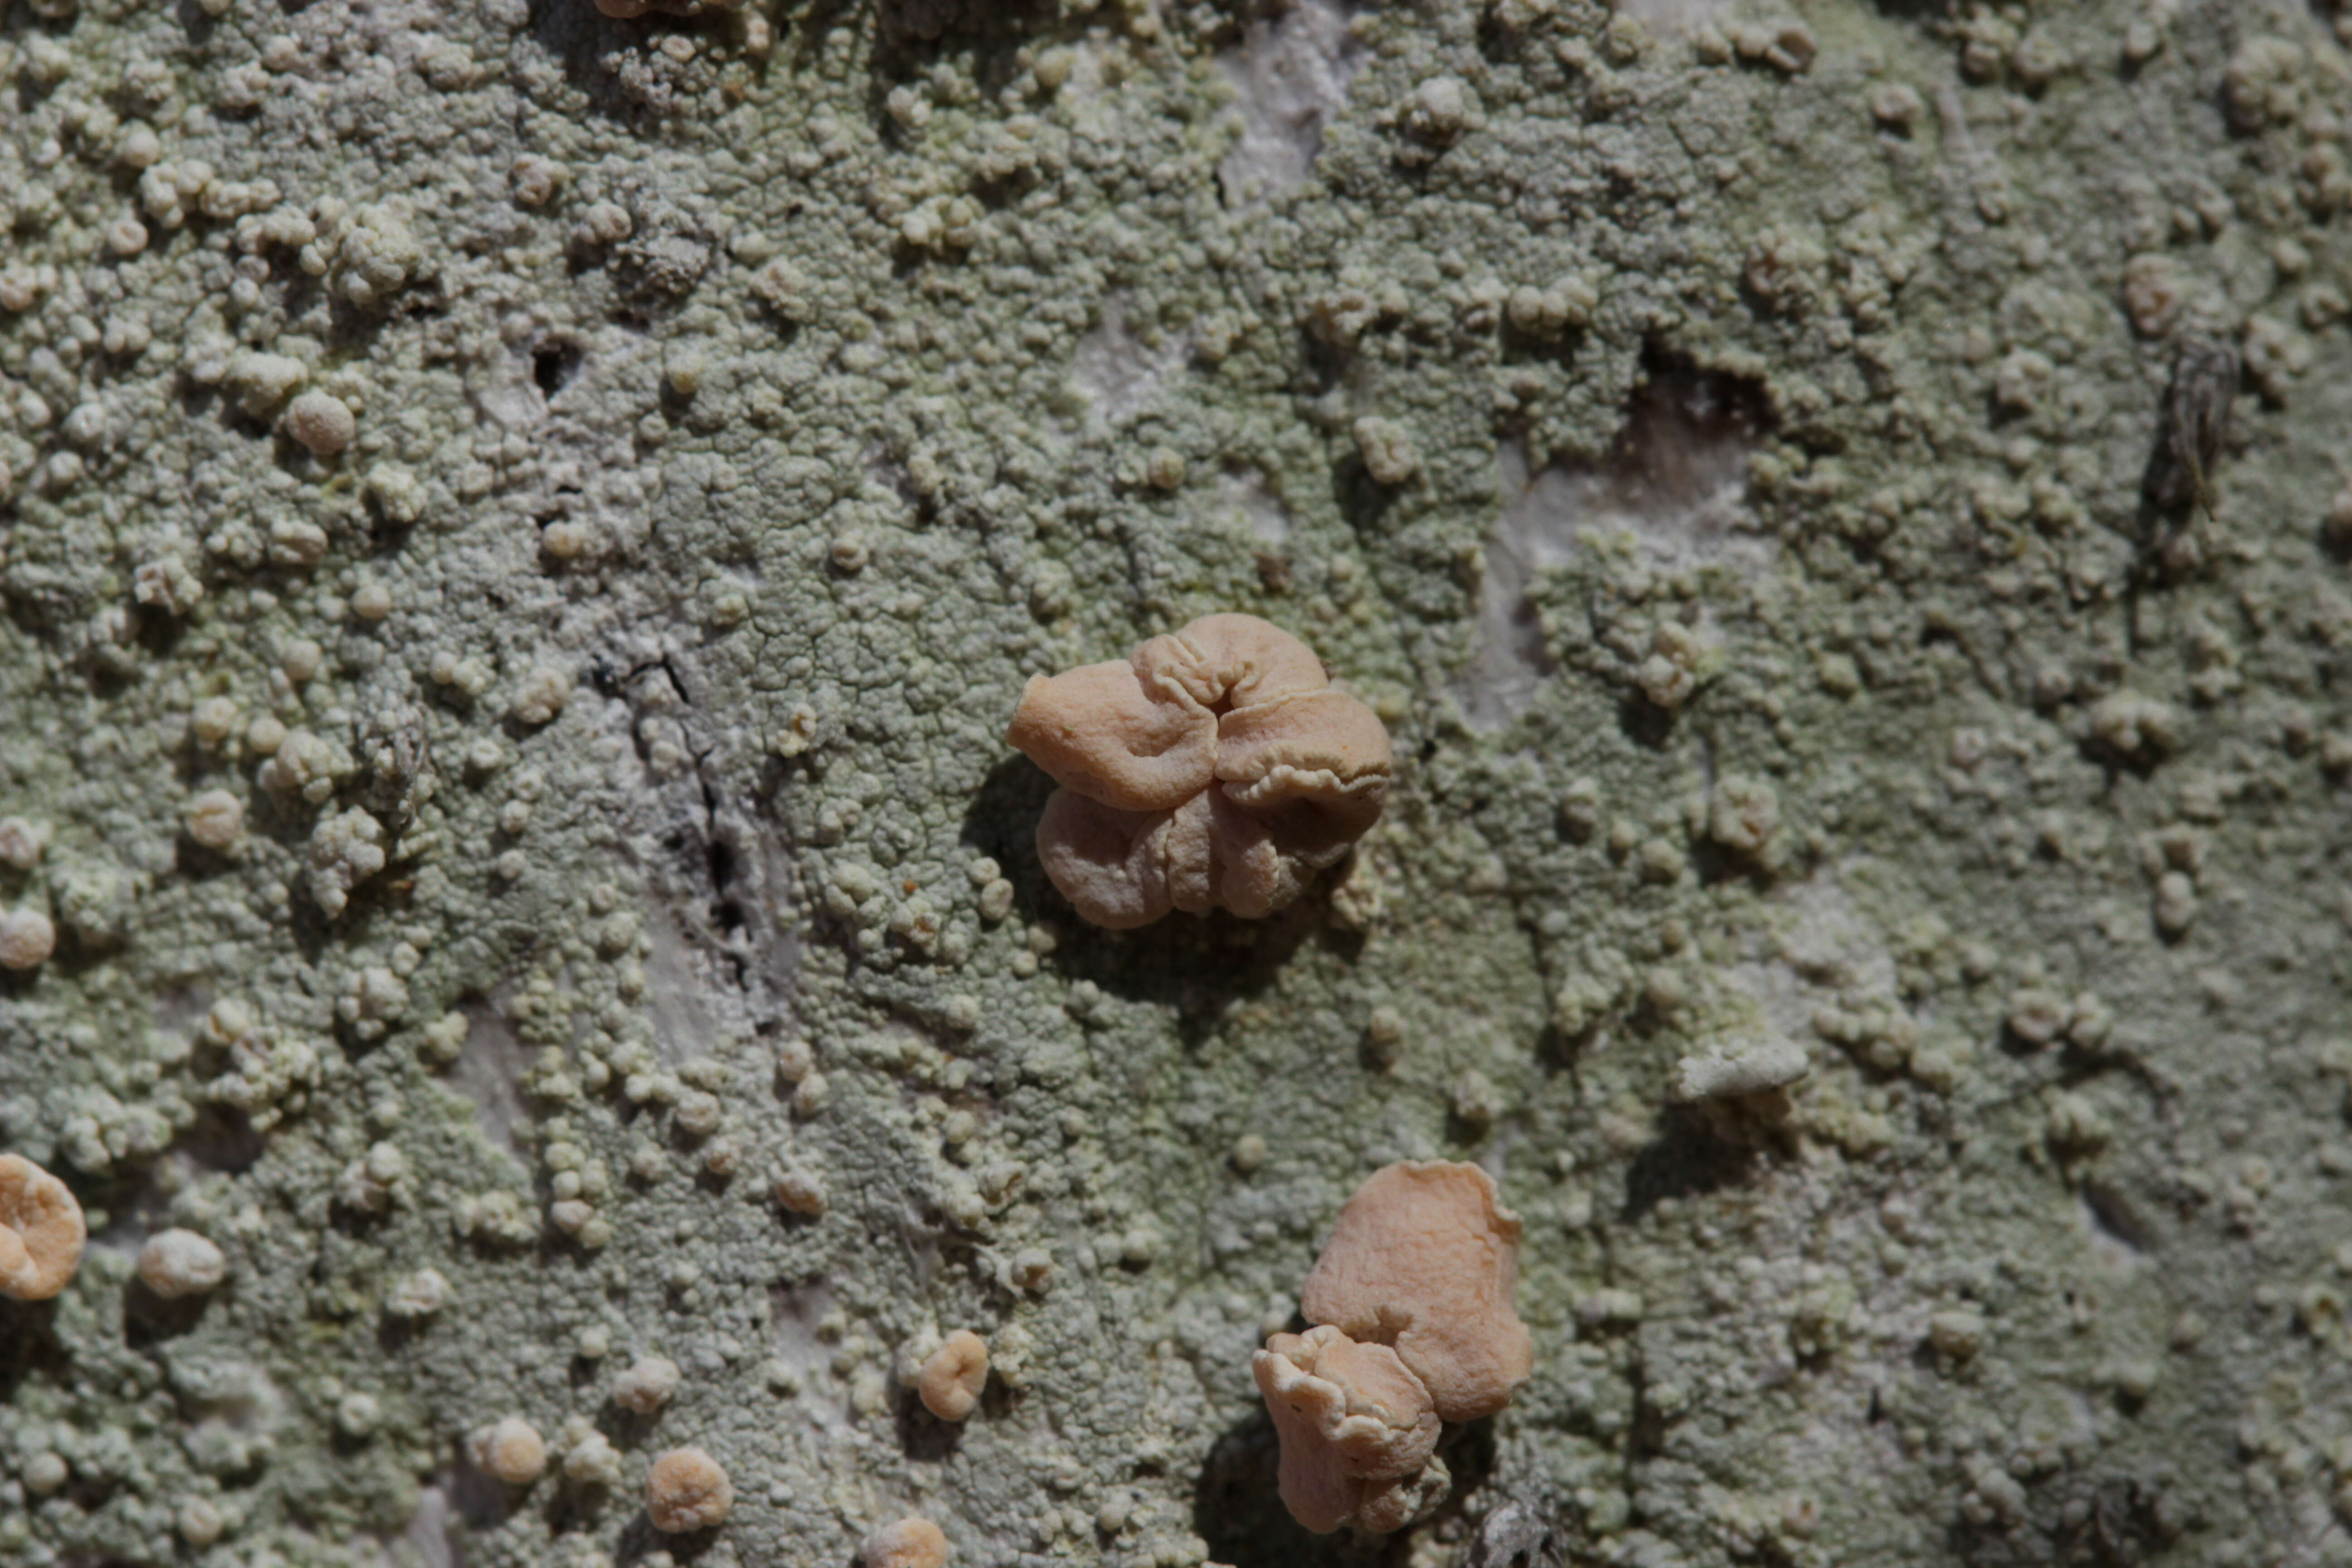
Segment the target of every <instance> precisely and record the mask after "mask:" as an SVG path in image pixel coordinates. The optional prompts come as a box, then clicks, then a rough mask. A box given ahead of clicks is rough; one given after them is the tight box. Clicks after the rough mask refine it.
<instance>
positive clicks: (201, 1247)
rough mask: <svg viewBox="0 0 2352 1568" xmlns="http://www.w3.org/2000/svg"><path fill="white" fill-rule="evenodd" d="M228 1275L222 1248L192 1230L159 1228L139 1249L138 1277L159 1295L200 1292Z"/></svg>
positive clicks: (180, 1294) (175, 1295) (186, 1294)
mask: <svg viewBox="0 0 2352 1568" xmlns="http://www.w3.org/2000/svg"><path fill="white" fill-rule="evenodd" d="M227 1276H228V1259H227V1258H223V1257H222V1256H221V1249H220V1248H219V1247H215V1246H214V1245H213V1244H212V1243H211V1242H210V1241H208V1240H206V1239H205V1237H201V1236H198V1235H197V1234H196V1233H195V1232H194V1231H193V1230H165V1231H158V1232H157V1233H156V1234H155V1235H153V1236H151V1237H148V1238H147V1244H146V1245H145V1246H144V1247H141V1248H140V1249H139V1278H140V1280H141V1281H142V1283H144V1284H145V1285H146V1287H147V1289H150V1290H152V1291H154V1292H155V1294H157V1295H158V1296H163V1297H166V1298H171V1299H177V1298H179V1297H182V1296H201V1295H203V1294H204V1293H205V1292H206V1291H208V1290H210V1289H213V1288H214V1287H215V1286H216V1285H218V1284H219V1283H220V1282H221V1281H222V1280H223V1279H226V1278H227Z"/></svg>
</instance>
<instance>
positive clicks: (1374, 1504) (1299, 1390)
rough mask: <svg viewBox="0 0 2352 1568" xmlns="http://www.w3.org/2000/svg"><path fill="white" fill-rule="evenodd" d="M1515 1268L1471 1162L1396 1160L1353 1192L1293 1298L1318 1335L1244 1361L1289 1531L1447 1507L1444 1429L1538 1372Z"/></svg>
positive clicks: (1396, 1523)
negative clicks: (1265, 1425)
mask: <svg viewBox="0 0 2352 1568" xmlns="http://www.w3.org/2000/svg"><path fill="white" fill-rule="evenodd" d="M1518 1258H1519V1217H1518V1215H1515V1214H1513V1213H1512V1212H1511V1211H1510V1210H1508V1209H1507V1208H1504V1207H1503V1206H1502V1205H1500V1204H1499V1203H1498V1202H1496V1196H1495V1182H1494V1178H1493V1177H1491V1176H1489V1175H1487V1174H1486V1172H1484V1171H1482V1170H1480V1169H1479V1168H1478V1167H1477V1166H1475V1165H1469V1164H1456V1163H1451V1162H1447V1161H1442V1160H1440V1161H1430V1162H1426V1163H1423V1162H1414V1161H1406V1162H1404V1163H1400V1164H1394V1165H1389V1166H1386V1167H1384V1168H1382V1169H1381V1170H1379V1171H1376V1172H1374V1173H1372V1174H1371V1176H1370V1177H1369V1178H1368V1179H1367V1180H1366V1181H1365V1183H1364V1184H1363V1185H1362V1186H1360V1187H1359V1188H1358V1189H1357V1190H1356V1195H1355V1196H1354V1197H1352V1198H1350V1199H1349V1200H1348V1206H1347V1207H1346V1208H1344V1209H1342V1210H1340V1211H1339V1223H1338V1224H1337V1225H1335V1226H1333V1227H1332V1231H1331V1239H1330V1241H1329V1242H1328V1244H1326V1245H1325V1247H1324V1248H1323V1256H1322V1257H1320V1258H1318V1259H1316V1263H1315V1268H1314V1270H1313V1272H1311V1273H1309V1274H1308V1275H1307V1289H1306V1290H1305V1291H1304V1293H1303V1294H1302V1296H1301V1298H1300V1300H1299V1310H1300V1311H1301V1312H1302V1313H1304V1314H1305V1315H1306V1317H1307V1321H1309V1322H1311V1323H1314V1324H1315V1325H1316V1326H1315V1327H1313V1328H1310V1329H1308V1330H1307V1332H1305V1333H1303V1334H1276V1335H1275V1336H1274V1337H1273V1338H1271V1339H1269V1340H1267V1341H1266V1343H1265V1349H1264V1350H1262V1351H1259V1352H1257V1353H1256V1355H1255V1357H1254V1358H1253V1360H1252V1363H1251V1369H1252V1371H1254V1372H1255V1373H1256V1375H1257V1386H1258V1392H1259V1393H1260V1394H1264V1395H1265V1405H1266V1410H1267V1412H1268V1413H1269V1414H1270V1415H1272V1416H1273V1417H1274V1426H1275V1430H1276V1433H1277V1434H1279V1435H1280V1436H1281V1439H1282V1473H1281V1488H1282V1500H1283V1501H1284V1503H1286V1505H1288V1507H1289V1509H1290V1512H1291V1515H1292V1517H1294V1518H1296V1519H1297V1521H1298V1522H1299V1523H1301V1524H1303V1525H1305V1526H1306V1527H1307V1529H1309V1530H1311V1531H1316V1532H1317V1533H1318V1534H1328V1533H1329V1532H1331V1531H1335V1530H1339V1529H1340V1528H1342V1527H1343V1526H1348V1525H1353V1526H1355V1527H1356V1528H1357V1529H1360V1530H1366V1531H1381V1532H1385V1531H1392V1530H1402V1528H1404V1527H1405V1526H1406V1525H1408V1524H1411V1523H1412V1522H1414V1521H1416V1520H1419V1519H1422V1518H1424V1517H1426V1516H1427V1515H1428V1513H1429V1512H1430V1510H1433V1509H1434V1508H1435V1507H1436V1506H1437V1505H1438V1504H1439V1503H1440V1502H1442V1501H1443V1500H1444V1498H1445V1494H1446V1492H1447V1491H1448V1489H1450V1488H1451V1486H1452V1484H1453V1482H1452V1478H1451V1476H1449V1475H1448V1473H1447V1471H1446V1468H1445V1462H1444V1460H1443V1459H1441V1458H1438V1457H1437V1439H1438V1436H1439V1435H1440V1432H1441V1430H1442V1428H1443V1426H1444V1423H1446V1422H1450V1421H1475V1420H1477V1419H1478V1418H1479V1417H1481V1416H1485V1415H1493V1414H1495V1413H1496V1411H1498V1410H1500V1409H1502V1408H1503V1407H1504V1406H1505V1405H1508V1404H1509V1403H1510V1402H1511V1391H1512V1390H1513V1389H1515V1388H1517V1386H1518V1385H1519V1384H1520V1383H1522V1382H1524V1381H1525V1380H1526V1378H1527V1376H1528V1373H1529V1372H1531V1371H1532V1370H1534V1366H1535V1347H1534V1342H1532V1341H1531V1340H1530V1339H1529V1338H1528V1329H1527V1325H1526V1324H1525V1323H1522V1322H1520V1321H1519V1317H1518V1313H1517V1310H1515V1309H1514V1307H1513V1306H1512V1301H1511V1296H1512V1292H1513V1290H1514V1289H1515V1288H1516V1286H1517V1279H1518Z"/></svg>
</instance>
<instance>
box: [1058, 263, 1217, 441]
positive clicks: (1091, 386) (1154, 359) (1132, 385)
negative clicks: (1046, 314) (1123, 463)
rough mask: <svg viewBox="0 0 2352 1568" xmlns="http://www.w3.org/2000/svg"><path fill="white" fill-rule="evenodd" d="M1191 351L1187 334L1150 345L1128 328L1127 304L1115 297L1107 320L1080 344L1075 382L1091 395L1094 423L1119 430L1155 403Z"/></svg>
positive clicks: (1073, 367) (1106, 309) (1074, 359)
mask: <svg viewBox="0 0 2352 1568" xmlns="http://www.w3.org/2000/svg"><path fill="white" fill-rule="evenodd" d="M1190 347H1191V344H1190V342H1189V341H1188V340H1186V339H1184V338H1182V337H1181V336H1179V337H1177V338H1174V339H1171V341H1169V342H1163V343H1160V345H1158V346H1157V347H1154V346H1153V345H1151V344H1150V343H1147V342H1144V341H1143V339H1142V337H1141V336H1140V335H1139V334H1138V333H1137V332H1136V331H1135V330H1134V329H1133V328H1132V327H1130V326H1129V325H1128V321H1127V304H1126V301H1125V300H1120V299H1119V298H1118V297H1117V296H1115V295H1114V296H1113V297H1112V298H1110V299H1108V300H1104V301H1103V309H1102V321H1101V322H1100V323H1099V324H1098V325H1097V326H1096V328H1095V329H1094V331H1090V332H1088V333H1087V335H1086V336H1084V337H1082V338H1080V339H1079V340H1078V346H1077V351H1076V353H1074V354H1072V355H1071V356H1070V380H1071V381H1072V382H1073V383H1074V384H1076V386H1077V388H1078V390H1079V391H1080V392H1082V393H1084V394H1085V395H1086V397H1087V403H1088V405H1090V413H1091V416H1092V420H1093V422H1094V423H1095V424H1097V426H1103V427H1106V428H1116V427H1117V426H1119V425H1121V424H1123V423H1125V422H1126V421H1127V420H1129V419H1130V418H1132V417H1133V416H1135V415H1137V414H1139V413H1140V412H1141V411H1142V410H1143V408H1144V407H1145V406H1146V405H1148V404H1150V402H1151V399H1152V397H1153V395H1155V394H1156V393H1158V391H1159V390H1160V383H1161V382H1163V381H1165V380H1166V379H1167V378H1168V376H1169V374H1170V373H1171V372H1172V371H1175V370H1178V369H1180V368H1181V367H1182V365H1183V363H1184V356H1185V354H1186V353H1187V352H1188V350H1189V349H1190Z"/></svg>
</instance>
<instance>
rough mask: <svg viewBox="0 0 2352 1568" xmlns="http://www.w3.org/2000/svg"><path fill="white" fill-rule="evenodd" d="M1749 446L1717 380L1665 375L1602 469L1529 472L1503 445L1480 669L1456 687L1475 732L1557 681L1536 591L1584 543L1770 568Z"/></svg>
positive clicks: (1743, 420) (1665, 557)
mask: <svg viewBox="0 0 2352 1568" xmlns="http://www.w3.org/2000/svg"><path fill="white" fill-rule="evenodd" d="M1751 442H1752V435H1751V431H1750V427H1749V421H1748V418H1747V417H1746V416H1744V415H1743V414H1742V412H1741V411H1740V410H1738V408H1736V407H1735V406H1733V405H1732V404H1731V402H1730V401H1729V399H1728V398H1727V395H1726V393H1725V391H1724V389H1723V387H1722V386H1721V384H1719V383H1718V381H1717V378H1713V377H1709V376H1706V375H1693V374H1686V373H1682V372H1662V373H1660V374H1657V375H1656V376H1654V378H1653V379H1652V380H1651V382H1650V383H1649V384H1647V385H1645V386H1644V387H1643V388H1642V390H1641V391H1640V392H1639V393H1637V394H1636V395H1635V396H1634V399H1633V408H1632V412H1631V413H1630V415H1629V416H1628V417H1627V419H1626V423H1625V428H1624V430H1623V432H1622V434H1620V435H1619V437H1618V438H1617V444H1616V446H1615V447H1614V448H1613V449H1612V451H1611V452H1610V454H1609V456H1608V458H1606V459H1605V460H1603V461H1602V462H1601V463H1599V464H1595V465H1567V464H1553V465H1551V466H1549V467H1547V468H1541V469H1537V470H1534V471H1530V469H1529V468H1528V453H1527V447H1525V445H1524V444H1522V443H1520V442H1517V441H1510V442H1506V443H1505V444H1504V445H1503V446H1502V447H1501V448H1500V450H1499V452H1498V454H1497V457H1498V466H1499V468H1500V476H1499V485H1498V488H1499V489H1500V491H1501V494H1502V502H1503V504H1502V511H1501V515H1500V516H1499V517H1498V518H1497V519H1496V524H1495V531H1494V533H1493V534H1492V536H1491V537H1489V539H1488V540H1487V542H1486V577H1485V580H1484V582H1483V583H1482V584H1480V587H1479V594H1478V616H1477V620H1476V622H1475V625H1474V626H1473V628H1472V634H1471V650H1472V651H1471V656H1470V660H1469V663H1468V664H1467V665H1466V666H1465V668H1463V671H1462V673H1461V674H1460V675H1459V676H1458V677H1457V678H1456V679H1455V682H1454V692H1455V696H1456V698H1457V700H1459V701H1460V702H1461V704H1462V710H1463V713H1464V716H1465V718H1466V719H1467V720H1468V721H1469V722H1470V725H1471V727H1472V728H1473V729H1476V730H1496V729H1499V728H1501V727H1502V726H1503V725H1505V724H1507V723H1509V722H1510V721H1513V720H1514V719H1517V717H1518V716H1519V715H1520V714H1521V713H1524V712H1525V711H1527V708H1528V703H1530V702H1532V701H1533V700H1535V695H1536V691H1537V689H1538V688H1539V687H1540V686H1541V684H1542V683H1543V681H1544V680H1545V679H1547V678H1548V677H1549V676H1550V675H1551V674H1552V672H1553V668H1554V666H1553V663H1552V660H1551V658H1550V656H1549V654H1548V653H1547V652H1546V651H1545V648H1544V641H1543V628H1542V626H1541V624H1540V621H1539V619H1538V616H1537V614H1536V609H1535V606H1534V605H1532V604H1530V603H1529V602H1528V590H1529V589H1530V588H1532V587H1533V586H1534V585H1535V582H1536V578H1537V575H1538V573H1540V572H1542V571H1543V570H1545V569H1546V568H1549V567H1555V566H1560V565H1564V564H1566V563H1568V562H1569V561H1570V559H1571V558H1572V557H1573V556H1574V554H1575V552H1576V547H1577V543H1578V542H1579V541H1580V540H1582V539H1587V538H1592V537H1598V536H1604V535H1610V534H1617V533H1631V534H1632V535H1633V537H1634V538H1635V539H1636V540H1637V541H1638V542H1640V544H1641V546H1642V548H1643V552H1644V553H1645V554H1647V555H1649V556H1651V557H1653V558H1654V560H1655V562H1656V563H1657V564H1658V565H1660V566H1662V567H1664V568H1667V569H1674V568H1678V567H1684V566H1693V565H1709V564H1717V563H1728V564H1733V565H1737V566H1738V567H1740V568H1742V569H1743V570H1746V571H1748V572H1750V573H1755V572H1760V571H1762V570H1763V569H1764V568H1765V567H1766V566H1767V565H1769V563H1770V562H1771V561H1772V558H1773V556H1774V555H1775V553H1776V552H1777V546H1775V545H1774V544H1773V542H1771V541H1770V540H1769V539H1765V538H1761V537H1759V536H1757V535H1754V534H1752V533H1748V532H1747V531H1746V527H1747V524H1748V510H1747V506H1746V496H1747V489H1748V450H1749V447H1750V445H1751Z"/></svg>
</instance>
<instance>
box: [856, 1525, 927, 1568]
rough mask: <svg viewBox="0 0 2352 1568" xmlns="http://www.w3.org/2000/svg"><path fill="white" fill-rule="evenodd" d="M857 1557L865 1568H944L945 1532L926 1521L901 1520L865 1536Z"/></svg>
mask: <svg viewBox="0 0 2352 1568" xmlns="http://www.w3.org/2000/svg"><path fill="white" fill-rule="evenodd" d="M858 1555H859V1558H860V1560H861V1561H862V1562H863V1563H865V1568H945V1564H946V1563H947V1560H948V1556H949V1552H948V1538H947V1532H946V1531H942V1530H941V1529H940V1527H939V1526H938V1525H936V1524H933V1523H932V1522H931V1521H929V1520H928V1519H923V1518H920V1517H916V1518H911V1519H902V1520H900V1521H898V1522H897V1523H896V1524H886V1525H884V1526H883V1527H882V1528H881V1529H879V1530H877V1531H875V1532H874V1533H873V1534H871V1535H869V1536H867V1537H866V1544H865V1546H864V1547H863V1548H862V1549H861V1550H860V1552H859V1553H858Z"/></svg>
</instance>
